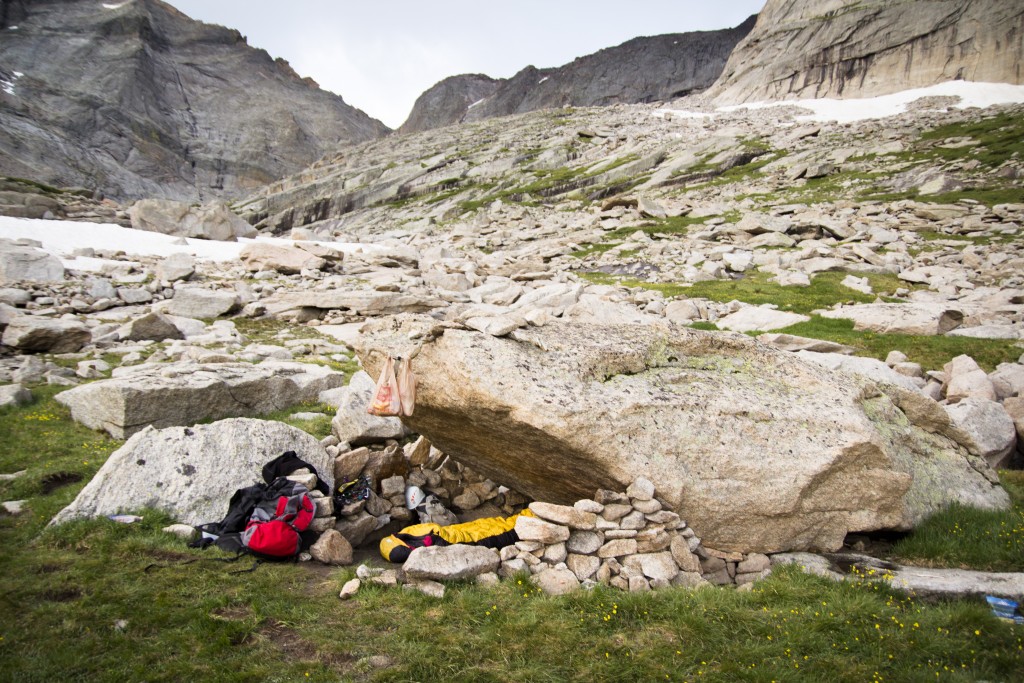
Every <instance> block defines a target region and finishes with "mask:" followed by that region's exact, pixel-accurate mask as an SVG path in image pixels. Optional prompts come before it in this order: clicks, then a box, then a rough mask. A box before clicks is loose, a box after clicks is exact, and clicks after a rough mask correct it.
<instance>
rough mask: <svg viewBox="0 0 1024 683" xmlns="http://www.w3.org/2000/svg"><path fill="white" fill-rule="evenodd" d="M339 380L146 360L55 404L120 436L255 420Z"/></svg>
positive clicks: (296, 371)
mask: <svg viewBox="0 0 1024 683" xmlns="http://www.w3.org/2000/svg"><path fill="white" fill-rule="evenodd" d="M343 383H344V375H343V374H342V373H339V372H334V371H333V370H329V369H328V368H324V367H322V366H319V365H310V364H304V363H289V362H280V361H268V362H264V363H260V364H259V365H250V364H249V363H206V364H203V363H191V362H187V361H183V362H178V363H166V364H158V363H147V364H143V365H138V366H128V367H123V368H119V369H118V371H117V372H116V373H115V376H114V377H112V378H111V379H108V380H101V381H98V382H92V383H89V384H83V385H82V386H78V387H75V388H74V389H69V390H68V391H65V392H62V393H60V394H58V395H57V397H56V398H57V401H58V402H59V403H62V404H63V405H66V406H68V407H69V408H70V409H71V417H72V418H74V419H75V420H76V421H77V422H81V423H82V424H84V425H85V426H87V427H89V428H91V429H103V430H106V431H107V432H108V433H109V434H110V435H111V436H113V437H114V438H115V439H124V438H127V437H129V436H131V435H132V434H134V433H136V432H138V431H141V430H142V429H145V428H146V427H148V426H150V425H152V426H155V427H170V426H173V425H190V424H194V423H196V422H200V421H202V420H208V419H220V418H224V417H236V416H239V415H263V414H265V413H269V412H271V411H274V410H280V409H282V408H287V407H289V406H293V405H296V404H299V403H302V402H303V401H311V400H315V399H316V398H317V396H318V395H319V394H320V392H321V391H324V390H326V389H333V388H336V387H339V386H341V385H342V384H343Z"/></svg>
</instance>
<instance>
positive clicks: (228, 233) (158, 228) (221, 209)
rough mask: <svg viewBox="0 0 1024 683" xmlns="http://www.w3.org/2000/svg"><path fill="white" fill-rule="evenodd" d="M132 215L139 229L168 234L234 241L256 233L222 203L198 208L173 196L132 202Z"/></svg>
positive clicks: (134, 226) (133, 224) (130, 213)
mask: <svg viewBox="0 0 1024 683" xmlns="http://www.w3.org/2000/svg"><path fill="white" fill-rule="evenodd" d="M128 214H129V216H130V217H131V221H132V227H133V228H135V229H136V230H146V231H149V232H159V233H163V234H164V235H176V236H178V237H196V238H199V239H206V240H220V241H234V240H235V239H236V238H237V237H239V236H244V237H251V236H252V235H253V234H254V231H253V227H252V226H251V225H249V224H248V223H246V222H245V221H244V220H243V219H242V218H240V217H238V216H237V215H235V214H234V213H232V212H231V209H229V208H228V207H227V205H226V204H224V203H221V202H214V203H212V204H208V205H206V206H202V207H194V206H191V205H190V204H186V203H185V202H177V201H173V200H170V199H141V200H139V201H137V202H135V204H133V205H132V208H131V209H130V210H129V212H128Z"/></svg>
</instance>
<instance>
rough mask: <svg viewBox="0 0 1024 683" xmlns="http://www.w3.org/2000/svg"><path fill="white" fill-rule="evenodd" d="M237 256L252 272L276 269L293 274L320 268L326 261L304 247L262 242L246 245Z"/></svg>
mask: <svg viewBox="0 0 1024 683" xmlns="http://www.w3.org/2000/svg"><path fill="white" fill-rule="evenodd" d="M238 258H239V259H241V261H242V265H243V266H245V269H246V270H248V271H250V272H253V273H255V272H256V271H260V270H276V271H277V272H279V273H285V274H295V273H300V272H302V271H303V270H321V269H322V268H323V267H324V266H325V265H326V264H327V261H325V260H324V259H322V258H320V257H318V256H315V255H313V254H311V253H309V252H308V251H306V250H305V249H300V248H299V247H293V246H278V245H276V244H264V243H262V242H255V243H253V244H249V245H246V247H245V248H244V249H242V252H241V253H240V254H239V255H238Z"/></svg>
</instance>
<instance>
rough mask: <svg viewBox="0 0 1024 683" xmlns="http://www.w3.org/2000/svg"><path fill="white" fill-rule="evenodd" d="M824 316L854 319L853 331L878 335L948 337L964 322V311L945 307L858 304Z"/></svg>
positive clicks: (935, 305)
mask: <svg viewBox="0 0 1024 683" xmlns="http://www.w3.org/2000/svg"><path fill="white" fill-rule="evenodd" d="M821 316H822V317H823V318H838V319H845V320H852V321H853V329H855V330H857V331H867V332H878V333H879V334H923V335H936V334H945V333H946V332H949V331H950V330H953V329H956V328H957V327H959V325H960V323H962V322H963V320H964V314H963V311H961V310H959V309H956V308H951V307H949V306H946V305H943V304H856V305H854V306H843V307H842V308H837V309H835V310H831V311H823V312H822V313H821Z"/></svg>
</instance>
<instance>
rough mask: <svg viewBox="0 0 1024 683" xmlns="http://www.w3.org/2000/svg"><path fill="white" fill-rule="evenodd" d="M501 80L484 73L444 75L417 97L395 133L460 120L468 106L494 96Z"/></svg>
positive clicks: (439, 125) (426, 128)
mask: <svg viewBox="0 0 1024 683" xmlns="http://www.w3.org/2000/svg"><path fill="white" fill-rule="evenodd" d="M501 83H502V81H499V80H496V79H493V78H491V77H490V76H485V75H484V74H463V75H461V76H451V77H449V78H446V79H444V80H443V81H441V82H440V83H438V84H437V85H435V86H433V87H432V88H430V89H429V90H427V91H426V92H424V93H423V94H422V95H420V96H419V98H417V100H416V104H415V105H414V106H413V108H412V112H410V114H409V118H407V119H406V120H405V123H403V124H402V126H401V127H400V128H399V129H398V132H399V133H415V132H417V131H421V130H430V129H431V128H440V127H441V126H447V125H449V124H451V123H455V122H457V121H460V120H462V117H463V116H465V114H466V112H467V111H469V109H470V108H471V107H473V106H475V105H477V103H479V102H480V101H481V100H483V99H485V98H487V97H490V96H491V95H493V94H494V92H495V91H496V90H497V89H498V88H499V87H500V85H501Z"/></svg>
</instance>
